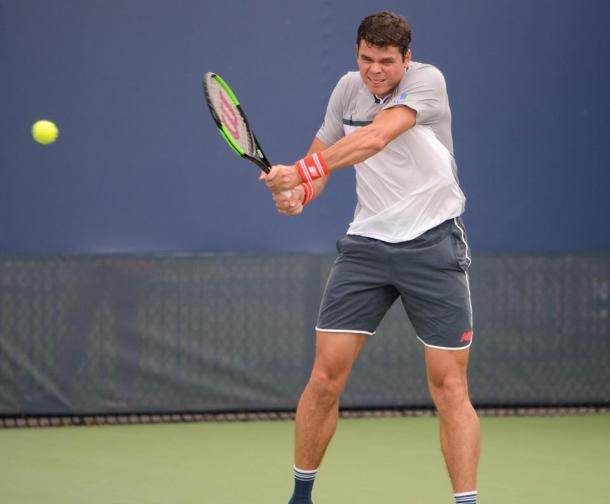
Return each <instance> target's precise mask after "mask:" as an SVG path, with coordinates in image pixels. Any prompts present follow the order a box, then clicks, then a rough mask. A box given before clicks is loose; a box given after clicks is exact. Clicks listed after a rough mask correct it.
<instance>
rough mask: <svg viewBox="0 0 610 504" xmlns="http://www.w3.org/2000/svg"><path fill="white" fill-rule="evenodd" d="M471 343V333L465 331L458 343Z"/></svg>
mask: <svg viewBox="0 0 610 504" xmlns="http://www.w3.org/2000/svg"><path fill="white" fill-rule="evenodd" d="M469 341H472V331H466V332H465V333H464V334H462V337H461V338H460V343H468V342H469Z"/></svg>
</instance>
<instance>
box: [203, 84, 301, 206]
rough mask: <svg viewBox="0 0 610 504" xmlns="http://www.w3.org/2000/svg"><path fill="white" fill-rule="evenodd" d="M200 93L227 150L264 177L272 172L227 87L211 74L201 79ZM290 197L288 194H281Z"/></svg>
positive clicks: (235, 98)
mask: <svg viewBox="0 0 610 504" xmlns="http://www.w3.org/2000/svg"><path fill="white" fill-rule="evenodd" d="M203 93H204V95H205V99H206V101H207V103H208V107H209V108H210V112H211V114H212V118H213V119H214V122H215V123H216V126H217V127H218V131H219V132H220V134H221V135H222V137H223V138H224V139H225V140H226V142H227V143H228V144H229V147H231V149H233V151H234V152H235V153H236V154H237V155H238V156H240V157H243V158H245V159H247V160H248V161H252V162H253V163H254V164H255V165H256V166H258V167H259V168H260V169H261V170H262V171H264V172H265V173H269V171H271V163H270V162H269V160H268V159H267V156H265V153H264V152H263V149H261V146H260V145H259V143H258V140H256V137H255V136H254V132H253V131H252V128H250V124H249V123H248V120H247V119H246V115H245V114H244V111H243V110H242V108H241V105H240V104H239V100H238V99H237V97H236V96H235V93H233V91H232V90H231V88H230V87H229V85H228V84H227V83H226V82H225V81H224V80H223V79H222V77H220V75H217V74H215V73H212V72H208V73H206V74H205V76H204V77H203ZM282 194H283V195H284V196H286V197H290V194H291V191H282Z"/></svg>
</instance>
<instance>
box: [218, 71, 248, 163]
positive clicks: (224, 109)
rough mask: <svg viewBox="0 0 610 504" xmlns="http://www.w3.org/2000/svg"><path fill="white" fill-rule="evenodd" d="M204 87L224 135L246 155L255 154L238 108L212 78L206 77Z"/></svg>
mask: <svg viewBox="0 0 610 504" xmlns="http://www.w3.org/2000/svg"><path fill="white" fill-rule="evenodd" d="M206 87H207V90H206V91H207V94H208V98H209V101H210V104H211V106H212V108H213V109H214V112H215V113H216V116H217V118H218V120H219V121H220V122H221V123H222V125H223V126H224V128H225V133H226V134H229V135H230V136H231V139H232V140H233V141H234V142H235V143H236V144H237V145H239V146H240V147H241V149H242V150H243V151H245V152H246V154H248V155H251V156H252V155H254V154H256V152H255V148H256V147H255V143H254V140H253V138H252V134H251V133H250V129H249V128H248V125H247V123H246V121H245V119H244V117H243V115H242V114H241V112H240V110H239V108H238V107H237V106H236V105H235V104H234V103H233V101H232V100H231V98H230V97H229V95H228V94H227V92H226V91H225V90H224V89H223V88H222V86H221V85H220V84H219V83H218V82H217V81H216V80H215V79H214V77H213V76H210V75H208V76H206Z"/></svg>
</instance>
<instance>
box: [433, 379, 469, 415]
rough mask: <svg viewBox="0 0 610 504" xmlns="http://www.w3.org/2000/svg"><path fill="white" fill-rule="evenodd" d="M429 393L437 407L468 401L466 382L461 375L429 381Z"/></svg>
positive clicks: (448, 406)
mask: <svg viewBox="0 0 610 504" xmlns="http://www.w3.org/2000/svg"><path fill="white" fill-rule="evenodd" d="M430 394H431V395H432V399H433V400H434V403H435V404H436V406H437V408H444V407H447V408H452V407H454V406H456V405H459V404H461V403H463V402H464V401H468V384H467V382H466V378H465V377H462V376H445V377H443V378H441V379H438V380H431V381H430Z"/></svg>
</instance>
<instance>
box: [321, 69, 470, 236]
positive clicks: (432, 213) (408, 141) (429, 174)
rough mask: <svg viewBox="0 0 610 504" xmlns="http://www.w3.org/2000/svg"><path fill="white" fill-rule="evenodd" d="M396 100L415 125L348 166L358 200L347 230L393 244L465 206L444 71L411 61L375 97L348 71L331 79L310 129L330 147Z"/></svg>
mask: <svg viewBox="0 0 610 504" xmlns="http://www.w3.org/2000/svg"><path fill="white" fill-rule="evenodd" d="M396 106H407V107H410V108H412V109H414V110H415V111H416V113H417V115H416V124H415V126H414V127H413V128H411V129H409V130H407V131H406V132H404V133H402V134H401V135H399V136H398V137H397V138H395V139H394V140H393V141H392V142H390V143H389V144H388V145H387V146H386V147H385V148H384V149H383V150H382V151H380V152H378V153H377V154H375V155H374V156H372V157H370V158H369V159H367V160H365V161H363V162H362V163H358V164H356V165H355V166H354V168H355V171H356V192H357V196H358V203H357V205H356V210H355V212H354V220H353V221H352V222H351V223H350V225H349V228H348V230H347V234H354V235H361V236H368V237H370V238H376V239H379V240H383V241H386V242H391V243H397V242H402V241H408V240H412V239H414V238H416V237H418V236H419V235H421V234H422V233H425V232H426V231H428V230H429V229H432V228H433V227H435V226H437V225H438V224H440V223H441V222H444V221H446V220H447V219H451V218H453V217H457V216H459V215H461V214H462V213H463V212H464V206H465V201H466V198H465V197H464V194H463V193H462V190H461V189H460V186H459V182H458V179H457V166H456V164H455V160H454V157H453V141H452V138H451V110H450V108H449V99H448V97H447V88H446V85H445V79H444V77H443V75H442V73H441V72H440V71H439V70H438V69H437V68H435V67H434V66H432V65H427V64H424V63H418V62H415V61H412V62H411V63H410V65H409V68H408V69H407V71H406V72H405V74H404V76H403V78H402V79H401V81H400V83H399V84H398V86H397V87H396V89H395V90H394V91H393V92H392V93H391V94H390V95H389V96H387V97H386V98H384V99H383V100H380V99H379V98H377V97H375V96H374V95H372V94H371V93H370V92H369V90H368V89H367V87H366V86H365V84H364V83H363V82H362V78H361V77H360V74H359V73H358V72H348V73H347V74H345V75H344V76H343V77H342V78H341V79H340V80H339V82H338V83H337V86H336V87H335V89H334V91H333V93H332V95H331V97H330V100H329V103H328V107H327V110H326V115H325V117H324V122H323V123H322V127H321V128H320V130H319V131H318V133H317V135H316V136H317V138H318V139H319V140H320V141H322V142H323V143H324V144H325V145H327V146H330V145H332V144H334V143H335V142H337V141H338V140H339V139H340V138H341V137H343V136H344V135H349V134H350V133H351V132H353V131H355V130H356V128H359V127H362V126H366V125H367V124H370V123H371V122H372V121H373V118H374V117H375V116H376V115H377V114H378V113H379V112H381V111H382V110H384V109H386V108H390V107H396Z"/></svg>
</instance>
